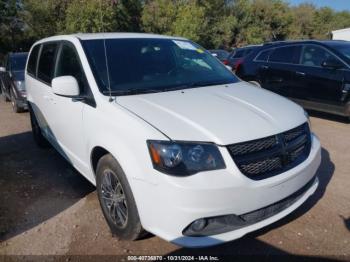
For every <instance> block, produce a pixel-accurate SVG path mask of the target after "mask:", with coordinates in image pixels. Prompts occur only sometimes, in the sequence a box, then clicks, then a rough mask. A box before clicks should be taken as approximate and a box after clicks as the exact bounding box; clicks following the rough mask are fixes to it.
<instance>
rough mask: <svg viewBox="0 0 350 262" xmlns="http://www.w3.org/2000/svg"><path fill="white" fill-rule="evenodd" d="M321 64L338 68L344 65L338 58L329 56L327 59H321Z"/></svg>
mask: <svg viewBox="0 0 350 262" xmlns="http://www.w3.org/2000/svg"><path fill="white" fill-rule="evenodd" d="M321 66H322V67H325V68H331V69H339V68H342V67H343V66H344V65H343V63H342V62H340V61H339V60H338V59H334V58H329V59H327V60H325V61H323V62H322V63H321Z"/></svg>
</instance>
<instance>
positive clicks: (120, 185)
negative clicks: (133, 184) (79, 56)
mask: <svg viewBox="0 0 350 262" xmlns="http://www.w3.org/2000/svg"><path fill="white" fill-rule="evenodd" d="M96 188H97V194H98V199H99V201H100V205H101V208H102V212H103V215H104V217H105V219H106V221H107V224H108V225H109V227H110V229H111V231H112V234H113V235H114V236H116V237H118V238H120V239H125V240H136V239H138V238H140V237H142V236H143V235H144V234H145V231H144V229H143V228H142V226H141V222H140V218H139V214H138V211H137V208H136V203H135V200H134V197H133V194H132V191H131V188H130V186H129V183H128V181H127V178H126V176H125V174H124V172H123V170H122V168H121V166H120V165H119V163H118V162H117V160H115V159H114V158H113V157H112V155H110V154H107V155H105V156H103V157H102V158H101V159H100V160H99V162H98V164H97V171H96Z"/></svg>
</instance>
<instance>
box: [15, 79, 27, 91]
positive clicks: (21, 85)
mask: <svg viewBox="0 0 350 262" xmlns="http://www.w3.org/2000/svg"><path fill="white" fill-rule="evenodd" d="M15 86H16V88H17V89H18V91H25V90H26V87H25V84H24V81H15Z"/></svg>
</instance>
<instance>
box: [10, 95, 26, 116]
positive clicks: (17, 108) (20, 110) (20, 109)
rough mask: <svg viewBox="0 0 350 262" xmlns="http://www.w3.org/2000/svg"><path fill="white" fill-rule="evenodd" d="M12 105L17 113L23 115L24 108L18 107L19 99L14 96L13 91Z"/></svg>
mask: <svg viewBox="0 0 350 262" xmlns="http://www.w3.org/2000/svg"><path fill="white" fill-rule="evenodd" d="M11 105H12V110H13V112H15V113H21V112H22V111H23V108H21V107H19V106H18V103H17V99H16V97H15V95H14V94H13V91H11Z"/></svg>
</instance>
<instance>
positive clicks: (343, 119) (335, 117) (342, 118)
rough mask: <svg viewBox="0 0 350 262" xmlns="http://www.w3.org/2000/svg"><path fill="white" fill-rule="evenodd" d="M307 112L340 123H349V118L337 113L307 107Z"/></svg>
mask: <svg viewBox="0 0 350 262" xmlns="http://www.w3.org/2000/svg"><path fill="white" fill-rule="evenodd" d="M307 112H308V114H309V115H310V116H312V117H317V118H322V119H325V120H330V121H335V122H340V123H344V124H350V120H349V119H348V118H346V117H345V116H339V115H334V114H331V113H325V112H320V111H314V110H311V109H307Z"/></svg>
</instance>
